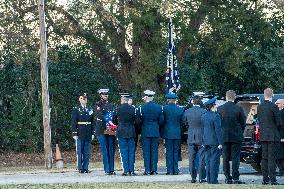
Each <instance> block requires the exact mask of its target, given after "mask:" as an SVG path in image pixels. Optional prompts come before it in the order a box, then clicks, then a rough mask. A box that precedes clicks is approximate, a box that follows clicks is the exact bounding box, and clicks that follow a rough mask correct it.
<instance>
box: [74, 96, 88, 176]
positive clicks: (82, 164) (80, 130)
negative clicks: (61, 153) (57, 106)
mask: <svg viewBox="0 0 284 189" xmlns="http://www.w3.org/2000/svg"><path fill="white" fill-rule="evenodd" d="M79 102H80V105H79V106H77V107H75V108H73V111H72V116H71V127H72V133H73V138H74V139H75V142H76V150H77V163H78V170H79V173H89V169H88V167H89V161H90V148H91V142H92V140H93V138H94V125H93V110H92V109H91V108H90V107H87V94H86V93H83V94H80V95H79Z"/></svg>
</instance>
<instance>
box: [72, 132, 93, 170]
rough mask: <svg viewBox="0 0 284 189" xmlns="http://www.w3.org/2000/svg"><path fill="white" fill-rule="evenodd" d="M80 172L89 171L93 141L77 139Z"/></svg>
mask: <svg viewBox="0 0 284 189" xmlns="http://www.w3.org/2000/svg"><path fill="white" fill-rule="evenodd" d="M76 145H77V146H76V147H77V162H78V170H88V167H89V161H90V154H91V153H90V150H91V149H90V148H91V140H90V139H89V140H85V139H80V138H78V139H77V144H76Z"/></svg>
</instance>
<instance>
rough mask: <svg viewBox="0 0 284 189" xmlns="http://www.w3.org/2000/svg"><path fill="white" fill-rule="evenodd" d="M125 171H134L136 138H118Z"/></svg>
mask: <svg viewBox="0 0 284 189" xmlns="http://www.w3.org/2000/svg"><path fill="white" fill-rule="evenodd" d="M118 145H119V149H120V155H121V160H122V166H123V172H124V173H128V172H134V160H135V141H134V138H118Z"/></svg>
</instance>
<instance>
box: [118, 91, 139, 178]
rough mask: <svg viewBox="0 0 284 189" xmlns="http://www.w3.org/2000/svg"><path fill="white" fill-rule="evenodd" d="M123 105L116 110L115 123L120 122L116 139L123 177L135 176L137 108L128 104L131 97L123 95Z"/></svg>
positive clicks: (126, 94)
mask: <svg viewBox="0 0 284 189" xmlns="http://www.w3.org/2000/svg"><path fill="white" fill-rule="evenodd" d="M120 95H121V105H120V106H119V107H118V108H117V109H116V113H115V121H117V122H118V126H117V133H116V137H117V138H118V145H119V149H120V155H121V159H122V165H123V173H122V176H127V175H131V176H135V175H136V174H135V173H134V160H135V141H134V138H135V136H136V133H135V126H134V125H135V108H134V107H133V106H131V105H129V104H128V101H129V99H130V98H131V95H130V94H128V93H121V94H120Z"/></svg>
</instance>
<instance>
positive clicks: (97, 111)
mask: <svg viewBox="0 0 284 189" xmlns="http://www.w3.org/2000/svg"><path fill="white" fill-rule="evenodd" d="M109 111H113V106H112V104H111V103H109V102H108V101H102V100H101V101H99V102H97V103H96V105H95V107H94V119H95V133H96V135H97V136H99V135H102V134H104V130H105V129H106V123H105V118H104V116H105V115H106V114H107V113H108V112H109Z"/></svg>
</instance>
